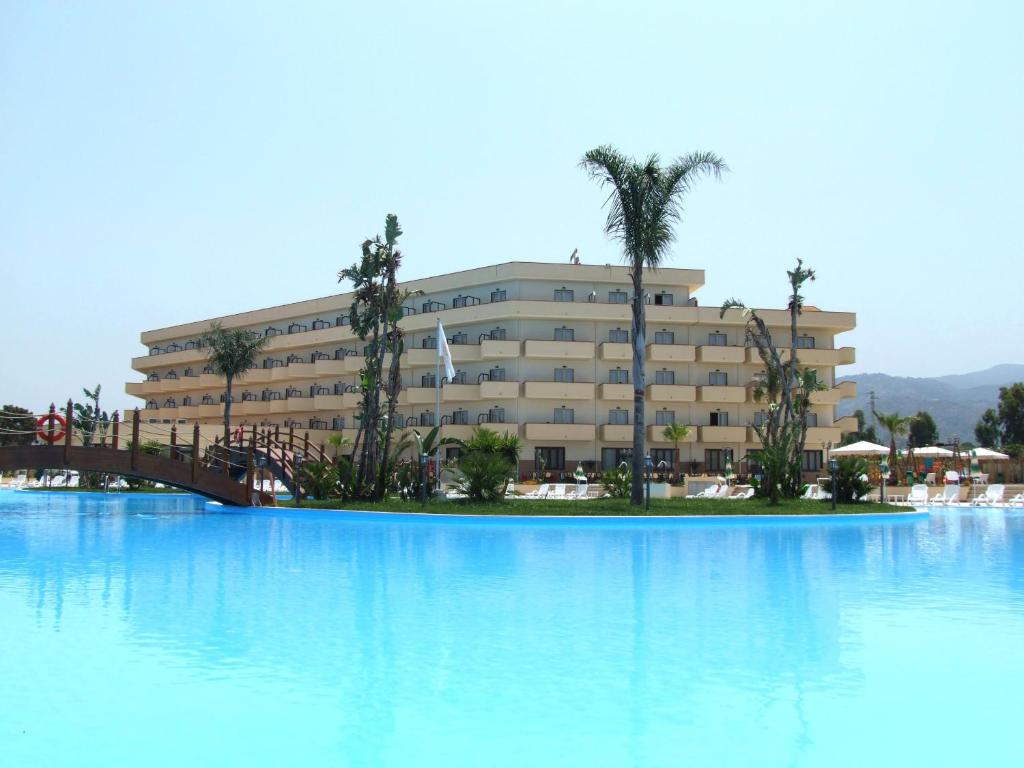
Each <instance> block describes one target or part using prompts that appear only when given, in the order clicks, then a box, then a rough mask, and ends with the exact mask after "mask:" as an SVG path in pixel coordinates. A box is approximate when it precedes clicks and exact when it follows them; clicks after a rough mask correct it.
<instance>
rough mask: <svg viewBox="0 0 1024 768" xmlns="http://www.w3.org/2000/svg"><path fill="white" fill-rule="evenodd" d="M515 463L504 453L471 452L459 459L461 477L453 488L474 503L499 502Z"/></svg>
mask: <svg viewBox="0 0 1024 768" xmlns="http://www.w3.org/2000/svg"><path fill="white" fill-rule="evenodd" d="M514 468H515V463H514V462H512V461H509V459H508V456H507V455H505V454H504V453H489V452H486V451H473V452H471V453H466V454H463V455H462V456H460V457H459V471H460V472H461V475H460V476H459V478H458V479H457V480H456V481H455V488H456V489H457V490H458V491H459V492H460V493H464V494H466V496H468V497H469V498H470V499H474V500H476V501H500V500H501V499H503V498H505V490H506V488H507V487H508V477H509V473H510V472H512V470H513V469H514Z"/></svg>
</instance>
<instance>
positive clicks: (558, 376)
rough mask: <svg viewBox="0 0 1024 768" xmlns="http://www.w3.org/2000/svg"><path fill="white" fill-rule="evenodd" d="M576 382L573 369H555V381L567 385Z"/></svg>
mask: <svg viewBox="0 0 1024 768" xmlns="http://www.w3.org/2000/svg"><path fill="white" fill-rule="evenodd" d="M575 380H576V369H575V368H555V381H560V382H563V383H568V382H572V381H575Z"/></svg>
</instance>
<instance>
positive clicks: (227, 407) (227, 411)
mask: <svg viewBox="0 0 1024 768" xmlns="http://www.w3.org/2000/svg"><path fill="white" fill-rule="evenodd" d="M233 378H234V377H233V376H231V375H230V374H229V375H227V376H225V377H224V382H225V386H224V461H225V462H227V461H228V460H229V459H228V457H229V455H230V447H231V380H232V379H233Z"/></svg>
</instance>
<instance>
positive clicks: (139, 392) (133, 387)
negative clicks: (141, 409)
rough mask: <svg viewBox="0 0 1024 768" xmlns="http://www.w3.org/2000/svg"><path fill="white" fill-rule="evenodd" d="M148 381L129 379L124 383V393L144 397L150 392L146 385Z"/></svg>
mask: <svg viewBox="0 0 1024 768" xmlns="http://www.w3.org/2000/svg"><path fill="white" fill-rule="evenodd" d="M149 383H150V382H148V381H129V382H128V383H127V384H125V385H124V391H125V394H127V395H133V396H135V397H145V396H146V395H149V394H152V392H150V391H149V388H148V387H147V386H146V385H147V384H149Z"/></svg>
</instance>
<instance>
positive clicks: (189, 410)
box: [178, 405, 199, 419]
mask: <svg viewBox="0 0 1024 768" xmlns="http://www.w3.org/2000/svg"><path fill="white" fill-rule="evenodd" d="M198 417H199V406H198V405H180V406H178V418H179V419H195V418H198Z"/></svg>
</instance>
